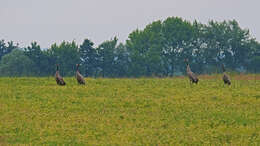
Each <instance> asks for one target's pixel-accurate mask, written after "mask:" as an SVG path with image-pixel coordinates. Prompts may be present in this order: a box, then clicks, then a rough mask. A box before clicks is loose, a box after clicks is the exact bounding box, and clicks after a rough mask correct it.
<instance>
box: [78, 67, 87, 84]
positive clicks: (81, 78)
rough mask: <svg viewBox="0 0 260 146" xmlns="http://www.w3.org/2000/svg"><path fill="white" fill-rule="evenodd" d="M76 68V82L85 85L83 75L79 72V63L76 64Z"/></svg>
mask: <svg viewBox="0 0 260 146" xmlns="http://www.w3.org/2000/svg"><path fill="white" fill-rule="evenodd" d="M76 68H77V71H76V79H77V81H78V83H79V84H83V85H85V80H84V77H83V76H82V75H81V74H80V73H79V64H76Z"/></svg>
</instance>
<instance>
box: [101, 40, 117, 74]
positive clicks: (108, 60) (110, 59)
mask: <svg viewBox="0 0 260 146" xmlns="http://www.w3.org/2000/svg"><path fill="white" fill-rule="evenodd" d="M117 41H118V39H117V38H116V37H114V39H112V40H108V41H105V42H103V43H101V44H100V45H99V46H98V48H97V51H98V64H99V65H98V66H99V67H100V69H101V72H102V76H103V77H108V76H111V74H113V67H114V62H115V55H114V51H115V49H116V45H117Z"/></svg>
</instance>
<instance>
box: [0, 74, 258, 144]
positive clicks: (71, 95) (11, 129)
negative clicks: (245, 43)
mask: <svg viewBox="0 0 260 146" xmlns="http://www.w3.org/2000/svg"><path fill="white" fill-rule="evenodd" d="M255 79H257V80H255ZM259 79H260V75H258V76H255V75H239V76H232V85H231V86H224V85H223V82H222V80H221V75H215V76H203V77H200V82H199V84H198V85H190V83H189V81H188V79H187V78H186V77H185V78H182V77H179V78H141V79H92V78H87V79H86V82H87V84H86V85H85V86H81V85H78V84H77V83H76V80H75V79H74V78H65V81H66V82H67V85H66V86H63V87H62V86H57V85H56V82H55V80H54V78H53V77H49V78H0V145H9V144H26V145H27V144H30V145H40V144H47V145H61V144H65V145H178V144H180V145H223V144H224V145H260V80H259Z"/></svg>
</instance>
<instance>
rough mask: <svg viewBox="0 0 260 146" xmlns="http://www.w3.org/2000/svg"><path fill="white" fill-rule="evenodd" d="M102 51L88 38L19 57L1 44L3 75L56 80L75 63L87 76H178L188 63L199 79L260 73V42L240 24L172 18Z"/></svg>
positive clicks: (108, 43) (105, 44)
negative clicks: (211, 75) (17, 60)
mask: <svg viewBox="0 0 260 146" xmlns="http://www.w3.org/2000/svg"><path fill="white" fill-rule="evenodd" d="M96 46H97V47H95V45H94V43H93V42H92V41H91V40H90V39H88V38H86V39H85V40H84V41H83V42H82V44H79V45H78V44H76V43H75V42H74V41H72V42H67V41H63V42H62V43H61V44H56V43H54V44H53V45H51V47H50V48H49V49H47V50H42V49H41V47H40V46H39V45H38V44H37V42H32V43H31V44H30V45H29V46H28V47H25V48H21V49H19V51H18V52H17V50H16V51H14V53H13V52H12V51H13V50H15V49H16V48H19V47H18V44H17V45H15V44H14V43H13V42H12V41H10V42H7V44H6V43H5V41H4V40H1V41H0V60H1V64H0V69H1V70H0V75H1V76H13V75H15V76H23V75H34V76H50V75H52V74H53V73H54V72H55V64H60V66H61V72H62V74H63V75H65V76H72V75H74V73H75V64H81V67H80V71H81V73H82V74H83V75H84V76H92V77H98V76H100V77H140V76H173V75H180V74H183V73H184V71H185V63H184V59H188V60H189V63H190V66H191V68H192V70H193V71H194V72H195V73H197V74H208V73H216V72H219V71H220V65H221V64H225V66H226V68H227V70H229V71H230V70H232V71H238V72H240V71H243V72H260V70H259V65H260V43H259V42H258V41H256V39H255V38H253V37H252V36H251V35H250V32H249V30H248V29H243V28H241V27H240V26H239V24H238V22H237V21H236V20H228V21H221V22H218V21H214V20H211V21H209V22H208V23H207V24H202V23H199V22H198V21H196V20H195V21H193V22H190V21H187V20H184V19H182V18H180V17H168V18H167V19H165V20H159V21H154V22H152V23H150V24H148V25H147V26H146V27H145V28H144V29H136V30H133V31H132V32H131V33H130V34H129V36H128V39H127V40H126V42H125V43H119V42H118V38H117V37H113V38H112V39H110V40H105V41H104V42H102V43H101V44H99V45H96ZM22 54H23V55H22ZM15 55H18V56H17V57H15ZM15 58H23V59H25V60H27V63H26V66H22V64H16V63H15V61H14V63H12V62H13V60H12V59H15ZM8 66H9V67H8ZM10 66H11V67H10ZM16 66H17V68H18V66H19V67H26V73H25V72H19V71H17V73H15V74H13V73H11V72H10V71H9V70H12V72H14V70H13V68H16ZM28 66H30V67H28ZM257 67H258V68H257Z"/></svg>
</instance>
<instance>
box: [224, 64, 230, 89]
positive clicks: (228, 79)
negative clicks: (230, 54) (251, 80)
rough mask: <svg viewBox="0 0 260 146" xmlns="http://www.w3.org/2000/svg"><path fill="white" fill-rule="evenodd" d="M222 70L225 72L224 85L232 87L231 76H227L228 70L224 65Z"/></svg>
mask: <svg viewBox="0 0 260 146" xmlns="http://www.w3.org/2000/svg"><path fill="white" fill-rule="evenodd" d="M222 70H223V77H222V79H223V81H224V84H228V85H231V81H230V78H229V76H228V75H227V74H226V69H225V67H224V65H223V64H222Z"/></svg>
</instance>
